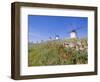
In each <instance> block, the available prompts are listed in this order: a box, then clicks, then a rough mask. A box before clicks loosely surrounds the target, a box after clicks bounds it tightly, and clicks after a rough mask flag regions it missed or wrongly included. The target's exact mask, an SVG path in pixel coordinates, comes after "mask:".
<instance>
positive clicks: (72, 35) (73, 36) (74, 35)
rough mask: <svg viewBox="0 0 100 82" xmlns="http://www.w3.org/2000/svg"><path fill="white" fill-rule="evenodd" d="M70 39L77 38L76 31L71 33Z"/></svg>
mask: <svg viewBox="0 0 100 82" xmlns="http://www.w3.org/2000/svg"><path fill="white" fill-rule="evenodd" d="M70 38H77V32H76V31H75V30H72V31H71V32H70Z"/></svg>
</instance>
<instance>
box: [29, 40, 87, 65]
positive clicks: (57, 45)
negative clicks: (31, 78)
mask: <svg viewBox="0 0 100 82" xmlns="http://www.w3.org/2000/svg"><path fill="white" fill-rule="evenodd" d="M64 42H67V43H73V42H82V44H83V46H84V50H76V49H75V48H71V47H67V48H66V47H64V46H63V43H64ZM87 45H88V44H87V39H65V40H52V41H46V42H42V43H35V44H34V43H29V48H28V65H29V66H47V65H70V64H86V63H88V55H87Z"/></svg>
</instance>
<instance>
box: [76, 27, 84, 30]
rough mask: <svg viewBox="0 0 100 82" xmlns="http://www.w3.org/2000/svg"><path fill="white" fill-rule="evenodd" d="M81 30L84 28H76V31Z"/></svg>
mask: <svg viewBox="0 0 100 82" xmlns="http://www.w3.org/2000/svg"><path fill="white" fill-rule="evenodd" d="M81 29H83V27H78V28H76V29H74V30H76V31H77V30H81Z"/></svg>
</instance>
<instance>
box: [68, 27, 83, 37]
mask: <svg viewBox="0 0 100 82" xmlns="http://www.w3.org/2000/svg"><path fill="white" fill-rule="evenodd" d="M72 28H73V29H72V30H71V31H69V32H67V33H68V34H69V33H70V38H78V36H77V31H78V30H81V29H83V27H77V28H75V27H73V26H72Z"/></svg>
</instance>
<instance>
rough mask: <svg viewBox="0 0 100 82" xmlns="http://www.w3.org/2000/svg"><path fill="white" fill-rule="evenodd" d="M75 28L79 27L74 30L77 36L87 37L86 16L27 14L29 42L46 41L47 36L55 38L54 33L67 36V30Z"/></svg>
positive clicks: (68, 35) (63, 36) (62, 36)
mask: <svg viewBox="0 0 100 82" xmlns="http://www.w3.org/2000/svg"><path fill="white" fill-rule="evenodd" d="M76 28H80V29H79V30H76V31H77V35H78V37H79V38H83V37H87V34H88V33H87V32H88V30H87V29H88V18H87V17H69V16H68V17H67V16H39V15H29V16H28V37H29V42H37V41H38V42H40V41H41V40H44V41H46V40H48V39H49V37H52V39H55V35H59V36H60V38H61V39H63V38H69V37H70V33H69V32H70V31H71V30H73V29H76Z"/></svg>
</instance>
